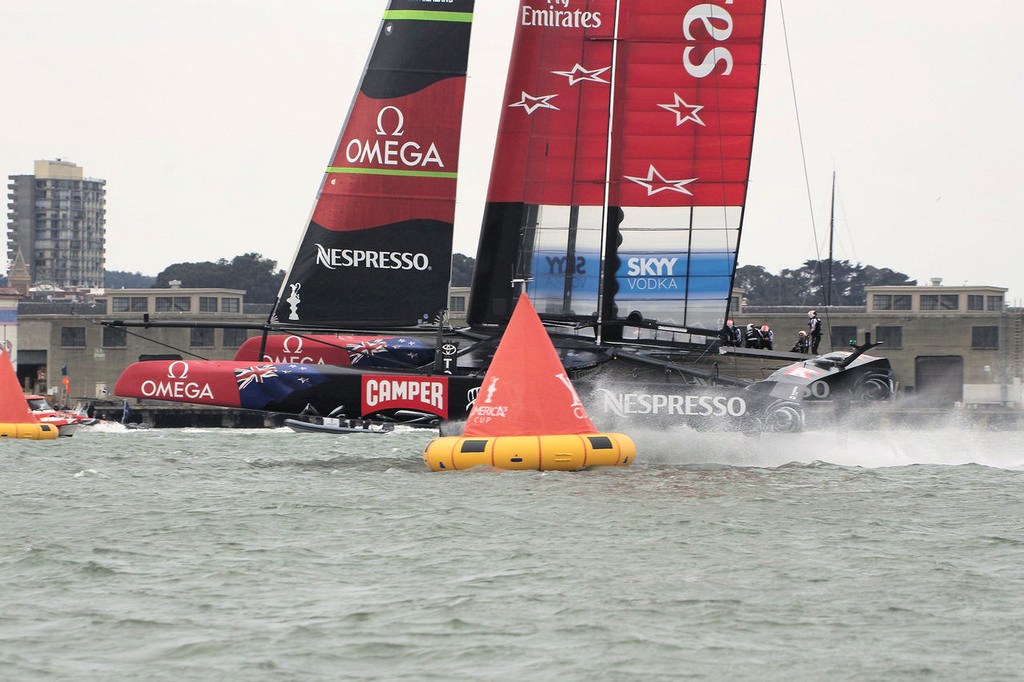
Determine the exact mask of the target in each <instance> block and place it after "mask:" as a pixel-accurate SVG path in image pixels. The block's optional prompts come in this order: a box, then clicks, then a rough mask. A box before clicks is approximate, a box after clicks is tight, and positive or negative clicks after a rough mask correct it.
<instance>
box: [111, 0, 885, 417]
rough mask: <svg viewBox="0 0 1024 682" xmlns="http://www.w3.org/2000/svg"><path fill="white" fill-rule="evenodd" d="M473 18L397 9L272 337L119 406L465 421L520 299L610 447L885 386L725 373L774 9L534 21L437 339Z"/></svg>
mask: <svg viewBox="0 0 1024 682" xmlns="http://www.w3.org/2000/svg"><path fill="white" fill-rule="evenodd" d="M534 5H537V6H534ZM428 7H429V9H427V8H428ZM472 12H473V2H472V0H454V1H453V2H446V3H431V4H429V5H425V4H424V3H422V2H416V1H414V0H392V1H391V3H390V5H389V7H388V9H387V11H386V12H385V15H384V20H383V21H382V23H381V27H380V30H379V32H378V35H377V41H376V44H375V45H374V49H373V52H372V54H371V56H370V59H369V61H368V63H367V66H366V70H365V72H364V76H363V80H362V83H361V85H360V90H359V92H358V93H357V95H356V98H355V101H354V103H353V105H352V108H351V111H350V112H349V116H348V119H347V121H346V124H345V126H344V128H343V131H342V134H341V137H340V138H339V140H338V143H337V144H336V145H335V148H334V153H333V155H332V158H331V160H330V162H329V165H328V168H327V171H326V173H325V175H324V179H323V181H322V183H321V188H320V192H319V195H318V198H317V202H316V205H315V207H314V209H313V212H312V216H311V218H310V220H309V222H308V226H307V229H306V232H305V234H304V235H303V237H302V240H301V242H300V244H299V248H298V251H297V253H296V256H295V259H294V262H293V264H292V267H291V268H290V270H289V274H288V276H287V278H286V280H285V282H284V285H283V288H282V292H281V295H280V297H279V299H278V302H277V304H276V306H275V308H274V312H273V315H272V316H271V318H270V320H268V323H267V325H265V327H264V331H265V334H264V336H263V337H261V338H260V339H259V341H258V342H257V341H256V340H250V344H251V345H246V346H245V347H243V349H241V350H240V353H239V355H238V356H236V359H235V360H234V361H232V362H214V361H184V360H178V361H163V362H143V363H136V364H134V365H132V366H130V367H129V368H128V369H127V370H126V371H125V372H124V374H123V375H122V377H121V379H120V380H119V381H118V383H117V386H116V389H115V390H116V392H117V394H118V395H122V396H127V397H131V396H135V397H144V398H157V399H164V400H183V401H186V402H195V403H206V404H214V405H224V406H232V407H245V408H251V409H259V410H270V411H277V412H286V413H298V412H301V411H303V410H306V411H315V412H317V413H319V414H322V415H328V414H329V415H332V416H345V417H350V418H369V419H374V420H388V421H398V422H406V423H417V424H436V423H438V422H443V421H447V420H452V421H458V420H460V419H464V418H465V416H466V415H467V413H468V410H469V407H470V406H471V404H472V401H473V400H474V398H475V395H476V391H477V390H478V389H479V384H480V381H481V380H482V377H483V374H484V372H485V370H486V367H487V364H488V362H489V361H490V358H491V355H492V354H493V352H494V348H495V347H496V345H497V340H498V338H499V337H500V334H501V331H502V329H503V327H504V325H505V324H506V323H507V321H508V319H509V317H510V315H511V313H512V310H513V309H514V306H515V302H516V299H517V297H518V294H519V292H521V291H524V290H525V291H528V292H529V295H530V298H531V300H532V301H533V302H534V305H535V307H536V309H537V311H538V313H539V314H540V316H541V318H542V319H543V320H544V322H545V323H546V324H547V325H548V328H549V330H550V332H551V334H552V337H553V340H554V342H555V346H556V348H557V349H558V350H559V353H560V357H561V359H562V362H563V364H564V365H565V367H566V369H567V371H568V373H569V376H570V377H571V378H572V379H573V380H574V382H575V383H576V385H577V388H578V390H579V393H580V395H581V397H583V398H584V401H585V402H586V403H587V409H588V412H589V413H590V414H591V416H592V418H593V419H594V421H595V423H596V424H597V425H598V426H599V427H600V428H602V429H606V430H619V429H623V428H626V427H627V426H629V424H631V423H635V422H638V421H639V422H650V423H652V424H656V425H676V424H690V425H696V426H712V427H719V426H725V427H736V428H744V429H748V428H756V429H763V428H769V429H775V430H792V429H797V428H800V427H801V425H802V423H803V418H802V402H803V401H804V400H809V399H815V398H816V397H820V396H822V395H825V396H833V395H836V394H837V393H844V394H850V395H851V396H852V395H856V393H857V390H858V388H857V387H858V386H859V385H861V384H863V382H864V381H865V380H866V377H869V376H870V377H874V379H873V381H874V383H873V384H872V386H874V387H875V388H876V389H877V386H878V384H879V381H884V382H891V371H890V370H889V368H888V362H887V361H886V360H884V359H882V358H871V357H869V356H866V355H864V354H863V352H861V353H857V354H856V355H855V356H853V357H852V358H850V360H849V361H848V362H845V360H846V359H847V358H848V357H849V356H848V355H847V354H837V357H836V358H832V359H829V358H827V357H826V358H815V359H814V362H816V363H817V365H815V366H814V367H811V366H809V365H808V364H807V363H796V364H794V365H793V366H792V367H791V368H790V370H791V371H790V373H788V374H783V375H782V377H783V379H782V380H780V378H779V377H775V378H772V379H770V380H767V381H762V382H753V383H751V382H749V381H743V380H739V379H730V378H728V377H724V376H721V375H720V374H719V373H718V372H717V370H716V368H715V366H714V364H713V360H714V356H715V353H716V350H717V334H718V330H719V329H720V328H721V326H722V323H723V322H724V320H725V319H726V318H727V317H728V311H729V302H730V294H731V287H732V279H733V273H734V270H735V266H736V253H737V250H738V248H739V243H740V234H741V230H742V222H743V212H744V202H745V199H746V186H747V180H748V175H749V169H750V155H751V148H752V140H753V133H754V119H755V113H756V108H757V107H756V105H757V92H758V80H759V74H760V58H761V40H762V33H763V26H764V12H765V2H764V0H721V1H713V2H712V1H704V2H698V1H696V0H685V1H683V2H679V1H678V0H563V1H562V2H559V3H535V2H532V1H531V0H521V2H520V8H519V12H518V13H517V15H516V18H517V26H516V33H515V39H514V44H513V51H512V58H511V63H510V67H509V74H508V80H507V83H506V90H505V97H504V104H503V111H502V114H501V123H500V126H499V133H498V141H497V145H496V150H495V155H494V159H493V170H492V177H491V184H490V189H489V192H488V197H487V204H486V207H485V212H484V220H483V226H482V229H481V232H480V242H479V247H478V251H477V261H476V270H475V274H474V279H473V288H472V294H471V299H470V306H469V315H468V322H469V327H468V328H466V329H458V330H456V329H447V328H445V327H443V314H442V313H443V308H444V306H445V305H446V302H447V285H448V278H449V274H450V259H451V245H452V232H453V220H454V199H455V186H456V181H457V164H458V152H459V142H460V138H459V134H460V121H461V116H462V100H463V93H464V87H465V76H466V64H467V54H468V49H469V36H470V24H471V18H472ZM368 292H373V295H372V296H370V295H367V293H368ZM371 331H372V332H373V333H370V332H371ZM257 343H258V347H257V345H256V344H257ZM442 349H445V351H446V353H447V355H446V356H445V360H444V364H443V365H442V362H441V360H442ZM834 355H835V354H834ZM844 362H845V364H843V363H844ZM780 371H783V372H784V371H786V368H783V370H780ZM879 377H881V379H880V378H879ZM815 382H818V383H821V384H828V390H824V389H823V390H819V391H817V392H815V391H813V390H811V385H812V384H813V383H815ZM876 394H877V390H876V391H875V392H874V393H872V395H876Z"/></svg>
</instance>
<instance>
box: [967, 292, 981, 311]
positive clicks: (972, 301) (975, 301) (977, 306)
mask: <svg viewBox="0 0 1024 682" xmlns="http://www.w3.org/2000/svg"><path fill="white" fill-rule="evenodd" d="M967 309H968V310H984V309H985V297H984V296H982V295H980V294H967Z"/></svg>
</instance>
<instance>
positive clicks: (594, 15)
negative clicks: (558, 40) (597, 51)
mask: <svg viewBox="0 0 1024 682" xmlns="http://www.w3.org/2000/svg"><path fill="white" fill-rule="evenodd" d="M570 4H571V0H548V1H547V3H545V4H543V5H541V3H537V5H539V6H537V7H534V6H531V5H523V6H522V8H521V10H522V14H521V15H520V17H519V20H520V22H521V23H522V25H523V26H542V27H550V28H601V13H600V12H590V11H586V10H581V9H573V8H572V7H570Z"/></svg>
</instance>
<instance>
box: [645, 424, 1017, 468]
mask: <svg viewBox="0 0 1024 682" xmlns="http://www.w3.org/2000/svg"><path fill="white" fill-rule="evenodd" d="M630 436H631V437H632V438H633V440H634V442H636V446H637V463H638V464H640V465H643V464H665V465H680V464H682V465H691V464H717V465H726V466H737V467H779V466H783V465H787V464H793V463H797V464H811V463H814V462H827V463H829V464H836V465H840V466H851V467H866V468H882V467H896V466H908V465H915V464H933V465H947V466H957V465H962V464H980V465H983V466H989V467H996V468H1001V469H1018V470H1024V433H1022V432H1020V431H987V430H981V429H968V428H948V429H929V430H904V429H894V430H883V431H869V430H864V431H860V430H856V431H855V430H848V429H842V428H833V429H821V430H814V431H804V432H801V433H764V434H758V435H744V434H738V433H724V432H714V433H707V432H698V431H693V430H691V429H678V430H675V431H669V432H666V431H665V430H663V429H651V430H644V429H640V430H632V429H631V432H630Z"/></svg>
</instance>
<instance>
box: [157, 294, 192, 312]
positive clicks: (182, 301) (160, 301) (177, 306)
mask: <svg viewBox="0 0 1024 682" xmlns="http://www.w3.org/2000/svg"><path fill="white" fill-rule="evenodd" d="M155 308H156V312H158V313H187V312H188V311H190V310H192V299H191V298H189V297H188V296H157V297H156V304H155Z"/></svg>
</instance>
